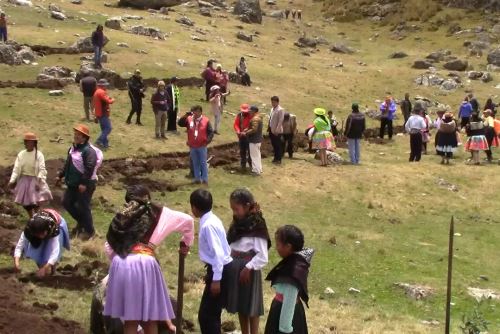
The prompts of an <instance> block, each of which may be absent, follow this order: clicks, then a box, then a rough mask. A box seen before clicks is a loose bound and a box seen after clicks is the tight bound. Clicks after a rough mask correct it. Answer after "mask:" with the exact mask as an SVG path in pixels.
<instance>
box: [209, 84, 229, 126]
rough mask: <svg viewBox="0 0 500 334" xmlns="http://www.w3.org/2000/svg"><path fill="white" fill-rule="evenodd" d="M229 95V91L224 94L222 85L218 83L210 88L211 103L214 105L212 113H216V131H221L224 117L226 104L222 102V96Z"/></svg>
mask: <svg viewBox="0 0 500 334" xmlns="http://www.w3.org/2000/svg"><path fill="white" fill-rule="evenodd" d="M224 95H227V93H225V94H223V93H221V91H220V87H219V86H218V85H214V86H212V88H210V97H209V100H210V105H211V107H212V113H213V115H214V133H215V134H217V135H218V134H220V133H219V127H220V122H221V118H222V114H223V112H224V106H223V104H222V97H223V96H224Z"/></svg>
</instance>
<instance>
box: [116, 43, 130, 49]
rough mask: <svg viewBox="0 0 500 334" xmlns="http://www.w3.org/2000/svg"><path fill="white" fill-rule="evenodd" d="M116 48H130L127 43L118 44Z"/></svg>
mask: <svg viewBox="0 0 500 334" xmlns="http://www.w3.org/2000/svg"><path fill="white" fill-rule="evenodd" d="M116 46H118V47H120V48H129V46H128V44H127V43H125V42H118V43H116Z"/></svg>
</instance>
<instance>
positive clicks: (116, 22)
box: [104, 17, 123, 30]
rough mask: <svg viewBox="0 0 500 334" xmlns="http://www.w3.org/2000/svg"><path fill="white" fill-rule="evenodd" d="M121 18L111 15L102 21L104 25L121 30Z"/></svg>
mask: <svg viewBox="0 0 500 334" xmlns="http://www.w3.org/2000/svg"><path fill="white" fill-rule="evenodd" d="M122 23H123V20H122V18H121V17H112V18H109V19H107V20H106V22H104V26H105V27H106V28H109V29H113V30H122Z"/></svg>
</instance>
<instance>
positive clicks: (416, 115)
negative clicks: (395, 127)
mask: <svg viewBox="0 0 500 334" xmlns="http://www.w3.org/2000/svg"><path fill="white" fill-rule="evenodd" d="M420 106H421V105H420V104H419V105H416V106H415V108H414V109H413V115H411V116H410V118H409V119H408V122H406V125H405V128H406V132H407V133H409V134H410V150H411V152H410V160H409V161H410V162H417V161H420V159H421V157H422V147H423V146H422V131H424V130H425V128H426V127H427V124H426V123H425V120H424V118H423V117H422V116H421V113H423V109H422V108H421V107H420Z"/></svg>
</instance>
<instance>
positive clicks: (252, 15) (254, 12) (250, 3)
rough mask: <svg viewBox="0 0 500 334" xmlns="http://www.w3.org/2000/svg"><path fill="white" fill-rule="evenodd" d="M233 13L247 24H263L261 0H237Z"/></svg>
mask: <svg viewBox="0 0 500 334" xmlns="http://www.w3.org/2000/svg"><path fill="white" fill-rule="evenodd" d="M233 13H234V14H236V15H238V16H239V18H240V20H241V21H243V22H246V23H259V24H260V23H262V10H261V8H260V2H259V0H237V1H236V4H235V5H234V9H233Z"/></svg>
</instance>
